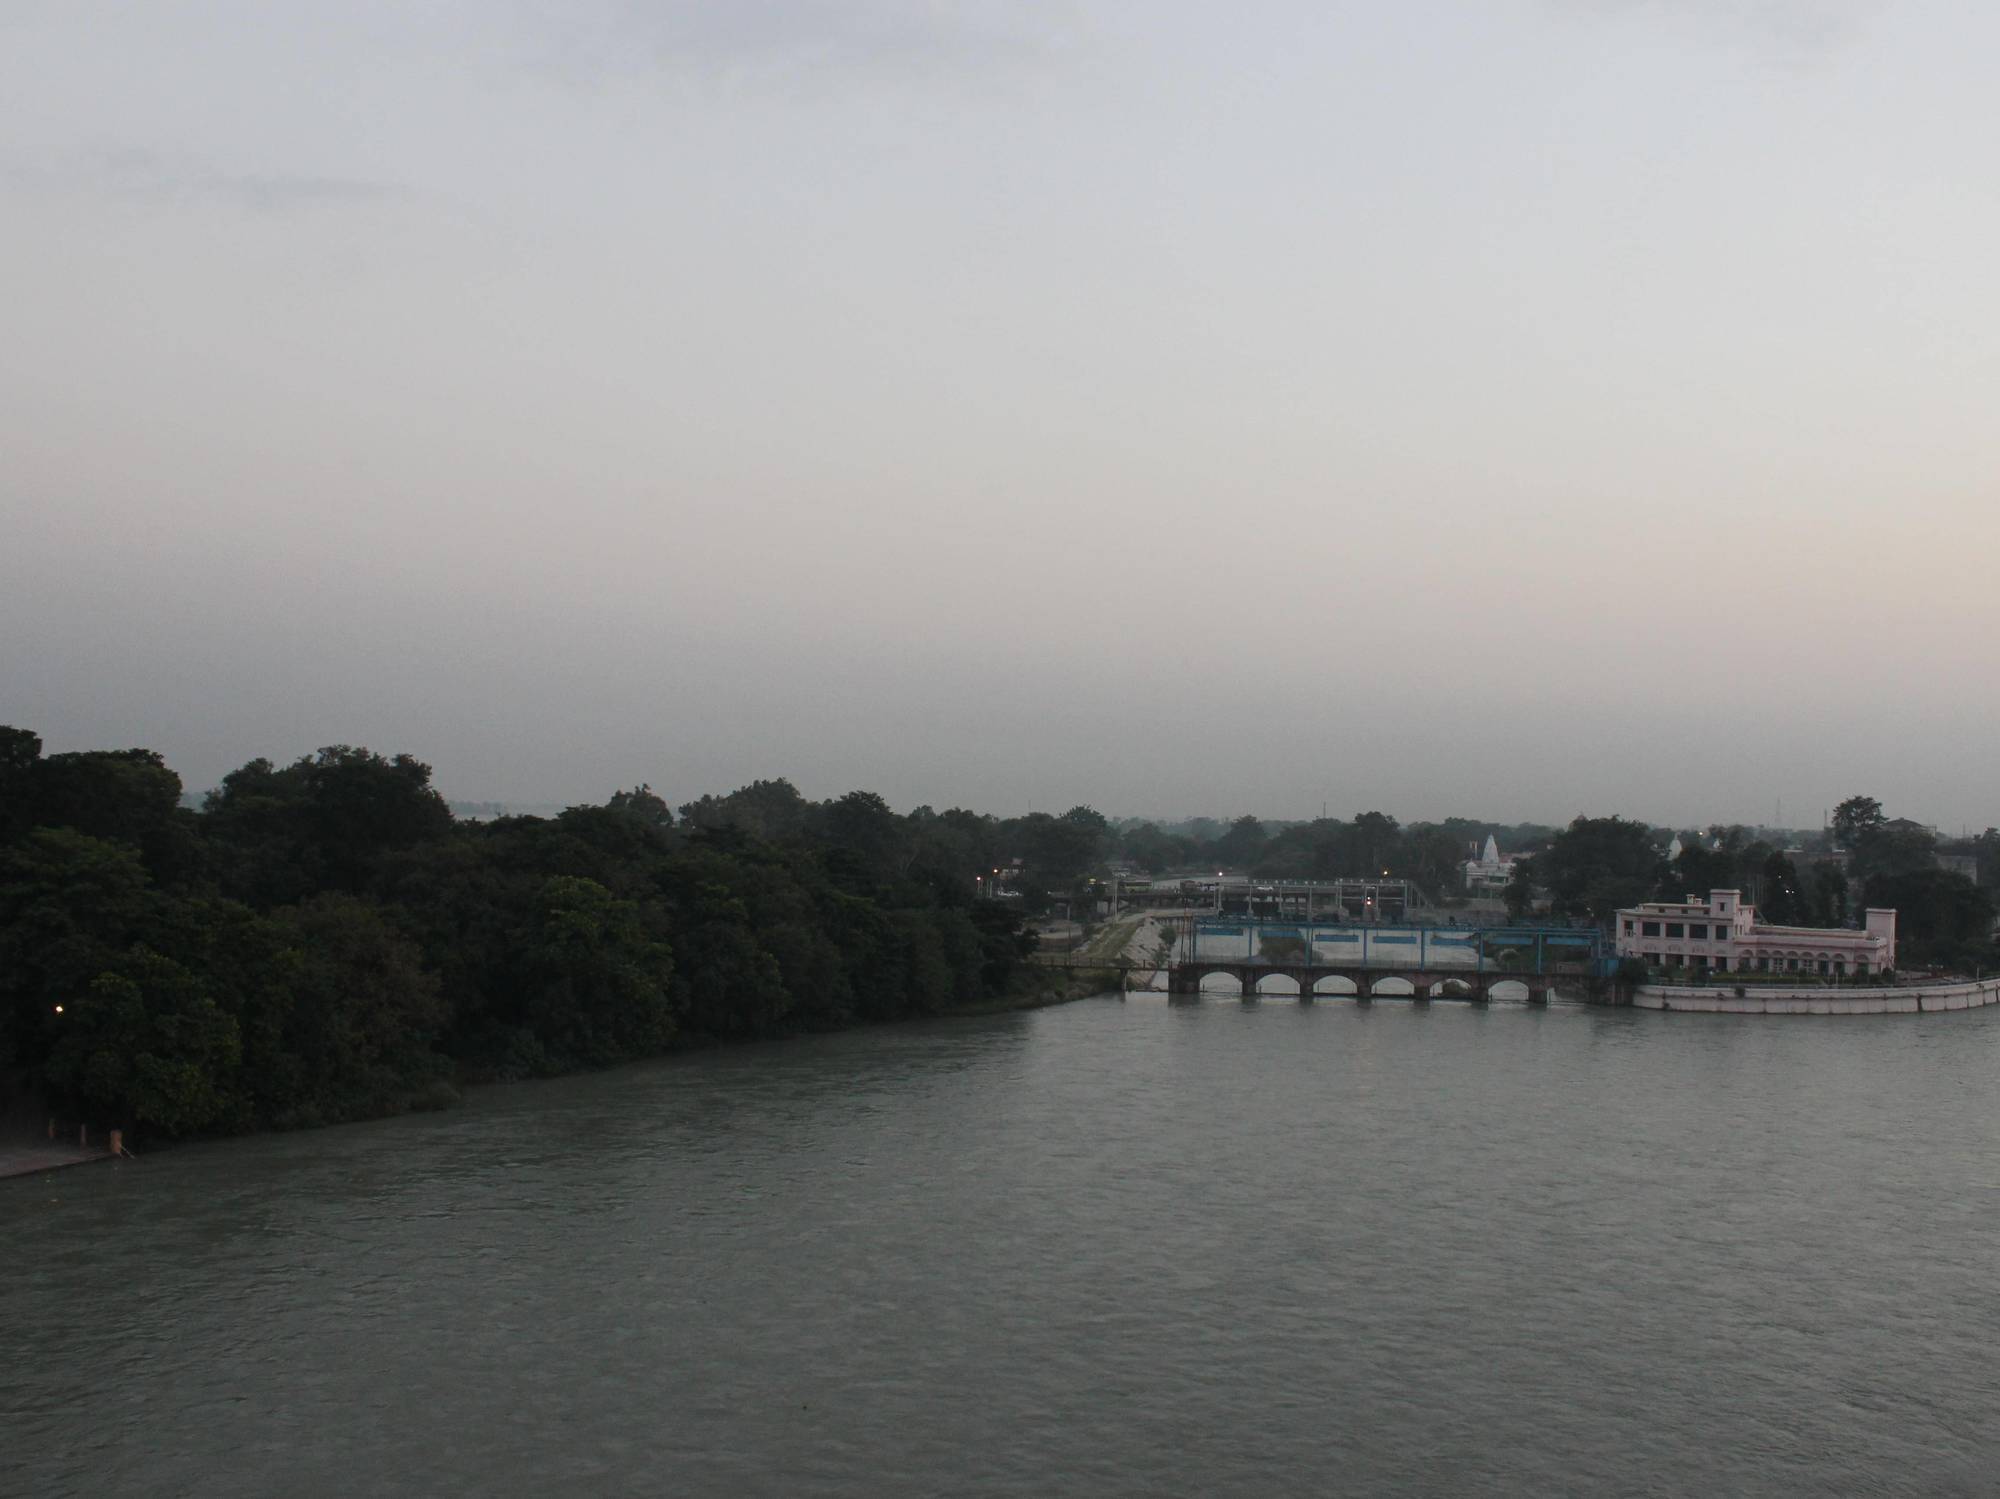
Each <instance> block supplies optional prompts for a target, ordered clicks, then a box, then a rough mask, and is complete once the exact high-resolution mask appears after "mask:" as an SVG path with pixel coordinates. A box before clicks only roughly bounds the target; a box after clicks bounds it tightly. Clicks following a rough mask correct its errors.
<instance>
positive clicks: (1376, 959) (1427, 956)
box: [1167, 920, 1615, 1004]
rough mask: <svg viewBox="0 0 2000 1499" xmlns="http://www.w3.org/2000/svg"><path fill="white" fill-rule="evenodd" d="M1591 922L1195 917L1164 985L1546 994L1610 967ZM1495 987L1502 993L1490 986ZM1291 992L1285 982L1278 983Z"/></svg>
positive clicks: (1178, 943)
mask: <svg viewBox="0 0 2000 1499" xmlns="http://www.w3.org/2000/svg"><path fill="white" fill-rule="evenodd" d="M1614 961H1615V960H1614V959H1613V958H1612V956H1611V954H1610V951H1609V947H1608V945H1607V944H1606V942H1605V940H1604V938H1603V935H1602V934H1601V933H1600V932H1599V931H1598V930H1597V929H1596V928H1595V927H1594V926H1593V927H1551V926H1537V927H1517V926H1500V927H1450V926H1375V925H1343V926H1318V925H1315V926H1301V925H1295V924H1293V925H1287V924H1280V923H1273V922H1243V921H1235V922H1231V921H1225V920H1196V921H1189V922H1184V923H1182V924H1181V927H1180V930H1179V931H1178V932H1177V933H1176V937H1175V943H1174V951H1173V955H1172V958H1171V960H1170V962H1169V964H1168V967H1167V990H1168V992H1169V993H1172V994H1199V993H1201V992H1202V990H1203V987H1204V985H1205V984H1206V983H1207V981H1208V980H1210V979H1213V978H1218V977H1227V978H1231V979H1234V980H1235V981H1236V984H1237V986H1238V988H1239V989H1240V991H1241V992H1242V994H1243V995H1244V996H1245V997H1246V998H1248V997H1250V996H1252V995H1256V994H1272V993H1277V992H1281V991H1279V990H1277V989H1276V988H1275V987H1273V988H1267V987H1266V985H1267V984H1268V983H1270V981H1272V980H1284V981H1289V983H1290V984H1291V985H1292V986H1293V988H1294V989H1296V992H1297V994H1298V996H1299V997H1300V998H1302V999H1309V998H1312V997H1314V996H1324V997H1328V998H1332V997H1336V996H1344V997H1350V998H1356V999H1381V998H1389V997H1392V996H1394V997H1399V998H1406V999H1408V998H1415V999H1467V1000H1472V1001H1475V1002H1479V1001H1485V1000H1488V999H1492V998H1496V997H1507V996H1518V997H1522V998H1525V999H1527V1000H1528V1001H1529V1002H1530V1003H1531V1004H1532V1003H1546V1002H1547V1000H1548V998H1549V996H1550V995H1551V994H1552V993H1553V992H1554V991H1555V990H1556V989H1557V988H1558V987H1559V986H1562V987H1568V988H1571V989H1577V990H1580V989H1585V988H1590V987H1594V986H1595V985H1597V984H1598V983H1600V982H1602V981H1603V980H1604V979H1605V978H1607V977H1608V976H1609V974H1610V972H1611V967H1612V964H1613V962H1614ZM1496 991H1498V993H1497V994H1496ZM1283 992H1290V991H1283Z"/></svg>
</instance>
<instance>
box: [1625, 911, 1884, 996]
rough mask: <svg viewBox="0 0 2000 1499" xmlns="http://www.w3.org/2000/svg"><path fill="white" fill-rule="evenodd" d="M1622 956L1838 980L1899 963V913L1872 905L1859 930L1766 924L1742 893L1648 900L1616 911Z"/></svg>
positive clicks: (1667, 964)
mask: <svg viewBox="0 0 2000 1499" xmlns="http://www.w3.org/2000/svg"><path fill="white" fill-rule="evenodd" d="M1617 942H1618V955H1619V956H1620V957H1621V958H1639V959H1642V960H1644V962H1645V963H1646V964H1647V965H1648V966H1649V967H1652V968H1669V969H1671V968H1693V969H1708V970H1711V971H1713V972H1716V973H1816V974H1826V975H1827V976H1829V977H1833V978H1844V977H1846V976H1847V975H1849V974H1864V973H1880V972H1882V971H1883V970H1884V969H1888V968H1894V967H1895V966H1896V913H1895V912H1894V911H1884V910H1879V909H1871V910H1870V911H1869V912H1868V919H1867V924H1866V926H1865V927H1864V928H1863V929H1862V930H1860V931H1851V930H1847V929H1844V928H1835V927H1810V926H1766V925H1765V924H1763V923H1762V922H1760V921H1758V920H1757V908H1756V907H1755V906H1753V905H1751V904H1749V903H1748V902H1746V901H1745V900H1744V899H1743V896H1742V893H1741V892H1740V891H1736V890H1711V891H1709V893H1708V898H1707V899H1706V900H1703V899H1702V898H1701V897H1700V896H1698V895H1690V896H1689V897H1688V898H1687V899H1686V900H1684V901H1647V902H1645V903H1644V904H1642V905H1637V906H1632V907H1630V908H1628V909H1626V910H1622V911H1620V912H1619V913H1618V928H1617Z"/></svg>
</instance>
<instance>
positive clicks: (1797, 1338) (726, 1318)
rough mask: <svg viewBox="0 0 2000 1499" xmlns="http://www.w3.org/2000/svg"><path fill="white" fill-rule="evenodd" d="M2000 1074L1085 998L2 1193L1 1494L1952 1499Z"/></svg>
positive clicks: (1690, 1028) (1987, 1273) (1993, 1448)
mask: <svg viewBox="0 0 2000 1499" xmlns="http://www.w3.org/2000/svg"><path fill="white" fill-rule="evenodd" d="M1996 1076H2000V1009H1989V1010H1979V1011H1972V1012H1967V1013H1962V1014H1950V1015H1918V1016H1911V1017H1907V1018H1905V1019H1901V1020H1897V1021H1893V1022H1887V1021H1855V1022H1852V1023H1845V1022H1843V1023H1838V1024H1832V1025H1826V1024H1821V1025H1785V1024H1772V1023H1770V1022H1768V1021H1764V1020H1759V1019H1751V1018H1738V1017H1732V1016H1711V1017H1706V1018H1704V1019H1703V1020H1702V1021H1701V1022H1700V1023H1698V1024H1696V1023H1679V1022H1676V1021H1674V1020H1672V1019H1671V1018H1668V1017H1661V1016H1657V1015H1647V1014H1643V1013H1638V1012H1635V1011H1632V1010H1602V1009H1586V1008H1582V1007H1577V1006H1570V1005H1564V1004H1558V1005H1555V1006H1553V1007H1549V1008H1534V1009H1530V1008H1528V1007H1526V1006H1520V1005H1494V1006H1491V1007H1475V1006H1467V1005H1442V1004H1440V1005H1431V1006H1414V1005H1408V1004H1375V1005H1372V1006H1360V1005H1355V1004H1352V1003H1348V1002H1321V1003H1317V1004H1311V1005H1301V1004H1298V1003H1295V1002H1292V1001H1276V1000H1269V999H1267V1000H1263V1001H1259V1002H1249V1003H1244V1002H1239V1001H1236V1000H1234V999H1230V1000H1225V1001H1216V1000H1192V1001H1169V1000H1168V999H1166V998H1164V997H1138V996H1134V997H1132V998H1130V999H1127V1000H1123V1001H1121V1000H1119V999H1118V998H1116V997H1105V998H1102V999H1095V1000H1087V1001H1084V1002H1081V1003H1078V1004H1075V1005H1070V1006H1066V1007H1061V1008H1056V1009H1049V1010H1041V1011H1035V1012H1031V1013H1025V1014H1010V1015H999V1016H991V1017H984V1018H979V1019H973V1020H959V1021H951V1022H938V1023H924V1024H920V1025H913V1026H903V1027H892V1028H887V1029H878V1030H869V1031H858V1032H852V1033H847V1034H842V1035H837V1036H829V1037H824V1038H817V1039H812V1040H805V1041H797V1042H788V1043H782V1044H776V1045H768V1046H758V1047H746V1048H741V1049H738V1050H732V1051H727V1052H716V1053H710V1054H706V1055H700V1056H690V1057H683V1058H678V1059H675V1060H672V1061H668V1062H664V1063H660V1064H655V1065H647V1066H641V1067H634V1068H630V1069H626V1070H623V1071H620V1072H615V1073H610V1074H602V1075H597V1076H591V1077H581V1078H570V1079H564V1080H560V1081H557V1082H551V1083H543V1084H533V1085H523V1086H517V1087H505V1088H493V1089H486V1090H481V1091H479V1092H477V1093H475V1094H474V1095H473V1096H472V1097H471V1099H470V1100H469V1101H468V1103H467V1105H466V1106H465V1107H464V1108H462V1109H460V1110H457V1111H454V1112H451V1113H447V1114H442V1115H424V1116H418V1117H412V1118H405V1119H399V1120H393V1121H386V1122H383V1123H380V1124H372V1125H362V1126H353V1127H348V1128H342V1129H334V1130H324V1131H316V1132H312V1133H305V1134H297V1135H287V1136H267V1137H263V1138H257V1139H249V1140H242V1141H232V1142H224V1143H218V1144H213V1145H204V1146H198V1147H190V1148H186V1149H181V1150H176V1151H171V1152H165V1153H161V1154H157V1155H151V1156H148V1157H147V1158H145V1159H143V1160H141V1161H138V1162H122V1163H119V1164H115V1165H105V1166H99V1167H94V1168H92V1169H90V1170H87V1171H72V1172H63V1173H59V1174H57V1175H54V1176H50V1177H46V1178H30V1179H23V1180H18V1181H11V1182H0V1252H4V1254H5V1256H6V1264H7V1273H6V1275H5V1276H4V1278H0V1326H4V1327H5V1328H6V1330H7V1337H6V1358H5V1359H4V1361H0V1411H4V1413H5V1423H4V1431H5V1440H4V1441H0V1493H5V1494H10V1495H11V1494H22V1495H30V1494H32V1495H37V1496H51V1499H53V1496H61V1495H96V1494H111V1493H116V1494H181V1493H192V1494H202V1495H222V1496H227V1495H244V1496H248V1495H259V1496H262V1495H269V1494H276V1493H282V1494H287V1495H347V1494H361V1493H365V1494H371V1495H433V1494H444V1493H477V1494H482V1495H531V1494H533V1495H539V1494H547V1493H551V1492H560V1491H564V1490H569V1491H573V1492H590V1493H672V1494H677V1495H718V1496H720V1495H833V1494H842V1495H859V1494H866V1495H888V1496H914V1495H928V1494H937V1493H951V1494H955V1495H1019V1496H1036V1499H1041V1496H1046V1495H1050V1494H1063V1495H1113V1494H1117V1495H1128V1494H1165V1495H1182V1494H1184V1495H1211V1494H1257V1495H1286V1494H1298V1495H1307V1494H1312V1495H1319V1494H1341V1493H1353V1494H1362V1493H1366V1494H1385V1493H1387V1494H1395V1493H1403V1494H1440V1493H1470V1492H1479V1493H1488V1494H1492V1493H1499V1494H1519V1495H1550V1494H1577V1495H1584V1494H1588V1495H1617V1494H1721V1493H1727V1494H1813V1493H1823V1494H1832V1493H1858V1492H1867V1493H1877V1494H1908V1495H1937V1494H1975V1493H1986V1492H1990V1490H1991V1482H1992V1475H1993V1474H1994V1473H1995V1472H2000V1388H1996V1384H2000V1378H1997V1377H1996V1373H1995V1370H1996V1363H1995V1359H1994V1356H1993V1350H1994V1348H1995V1347H1996V1346H2000V1297H1996V1296H1995V1294H1994V1292H1993V1284H1992V1275H1993V1267H1994V1265H1995V1264H1996V1263H2000V1112H1997V1111H1996V1110H1995V1109H1994V1107H1993V1095H1994V1081H1993V1080H1994V1079H1995V1077H1996Z"/></svg>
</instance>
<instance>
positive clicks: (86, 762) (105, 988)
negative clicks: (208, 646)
mask: <svg viewBox="0 0 2000 1499" xmlns="http://www.w3.org/2000/svg"><path fill="white" fill-rule="evenodd" d="M1092 815H1093V816H1094V814H1092ZM999 837H1000V833H999V831H998V825H997V824H995V823H994V822H993V820H992V819H987V818H981V817H978V816H976V815H975V814H971V813H965V812H958V811H952V812H945V813H932V812H930V811H929V810H928V809H919V811H918V812H917V813H914V814H911V815H909V816H907V817H904V816H898V815H897V814H895V813H894V812H892V811H891V810H890V809H889V808H888V807H887V806H886V805H885V804H884V803H883V802H882V800H881V798H879V797H877V796H874V795H871V794H869V793H866V792H854V793H851V794H849V795H847V796H844V797H841V798H839V799H837V800H834V801H830V802H824V803H812V802H808V801H806V800H805V799H804V798H802V797H801V796H799V794H798V793H797V792H796V791H795V790H794V789H793V788H792V787H791V786H790V785H789V784H787V783H785V782H783V781H776V782H758V783H756V784H755V785H752V786H749V787H745V788H744V789H743V790H741V791H739V792H737V793H735V794H734V795H732V796H729V797H723V798H704V799H702V800H701V801H699V802H696V803H693V804H690V805H689V806H687V807H684V808H683V809H682V815H681V816H679V817H676V816H675V815H674V813H673V811H672V810H671V809H670V808H669V807H668V806H667V804H666V802H665V801H664V800H663V799H662V798H661V797H659V796H658V795H656V794H655V793H654V792H653V791H652V790H651V789H650V788H648V787H644V786H641V787H637V788H635V789H633V790H630V791H624V792H620V793H618V794H617V795H614V796H612V797H611V798H610V799H609V800H608V801H607V802H605V803H604V804H603V805H601V806H584V807H574V808H571V809H569V810H568V811H565V812H564V813H562V814H561V815H560V816H557V817H552V818H546V819H544V818H530V817H517V818H503V819H499V820H496V821H492V822H464V821H458V820H456V819H454V818H453V816H452V815H451V812H450V811H449V809H448V808H447V807H446V805H445V803H444V802H443V800H442V799H441V798H440V797H439V795H438V793H437V792H436V790H434V789H433V787H432V785H431V775H430V770H429V767H427V766H426V765H424V764H423V763H422V762H420V761H418V760H415V759H412V758H411V757H409V756H407V755H398V756H394V757H386V756H382V755H378V754H373V753H370V752H369V751H367V750H364V749H355V748H350V747H346V746H336V747H333V748H329V749H325V750H322V751H320V752H319V753H318V754H316V755H312V756H308V757H306V758H304V759H301V760H299V761H297V762H295V763H293V764H290V765H285V766H277V765H273V764H271V763H270V762H269V761H265V760H253V761H252V762H250V763H249V764H247V765H245V766H243V767H242V768H241V769H240V770H237V771H235V772H233V773H231V774H230V775H229V776H227V777H225V778H224V780H223V782H222V784H221V786H219V787H218V788H217V789H216V790H215V791H213V792H212V793H210V794H209V796H208V797H207V798H206V800H205V802H204V803H203V804H202V806H201V807H200V808H199V809H198V810H196V809H190V808H187V807H184V806H183V805H182V795H181V784H180V781H179V778H178V777H177V776H175V775H174V773H173V772H172V771H171V770H169V769H168V768H167V766H166V765H165V764H164V763H163V762H162V760H161V758H160V757H159V756H158V755H157V754H154V753H152V752H150V751H145V750H126V751H116V752H92V753H74V754H56V755H48V756H44V755H43V754H42V753H41V744H40V741H39V740H38V739H37V738H36V737H35V736H34V735H33V734H30V733H27V732H25V731H22V730H17V729H0V1092H5V1091H7V1090H8V1089H9V1088H12V1089H13V1090H16V1091H20V1092H26V1093H29V1094H31V1095H34V1096H39V1097H41V1098H43V1099H45V1100H46V1101H47V1102H48V1103H49V1104H50V1105H51V1106H52V1107H56V1108H60V1109H66V1110H69V1111H72V1112H73V1113H75V1114H78V1115H81V1116H84V1117H88V1118H92V1119H95V1120H98V1121H100V1122H104V1123H110V1124H119V1125H124V1126H127V1127H135V1128H138V1129H141V1130H151V1131H154V1132H156V1133H160V1134H168V1135H188V1134H194V1133H199V1132H217V1131H229V1130H246V1129H256V1128H265V1127H273V1126H276V1127H285V1126H293V1125H306V1124H314V1123H320V1122H328V1121H333V1120H340V1119H351V1118H358V1117H365V1116H370V1115H377V1114H383V1113H389V1112H394V1111H397V1110H400V1109H404V1108H411V1107H423V1106H426V1105H433V1104H437V1103H440V1102H443V1101H447V1100H448V1099H449V1098H450V1097H451V1096H452V1090H453V1086H454V1084H455V1083H456V1082H458V1081H461V1080H465V1079H468V1078H472V1079H477V1078H504V1077H523V1076H532V1075H541V1074H549V1073H556V1072H562V1071H567V1070H572V1069H576V1068H582V1067H595V1066H602V1065H606V1064H610V1063H614V1062H619V1061H622V1060H626V1059H629V1058H635V1057H643V1056H649V1055H654V1054H657V1053H660V1052H663V1051H666V1050H669V1049H671V1048H674V1047H677V1046H684V1045H689V1044H695V1043H701V1042H710V1041H721V1040H739V1039H749V1038H753V1037H763V1036H773V1035H779V1034H785V1033H788V1032H795V1031H801V1030H808V1029H815V1028H825V1027H832V1026H839V1025H844V1024H849V1023H852V1022H856V1021H866V1020H889V1019H896V1018H900V1017H904V1016H917V1015H927V1014H934V1013H938V1012H940V1011H944V1010H948V1009H950V1008H952V1007H954V1006H959V1005H963V1004H966V1003H968V1002H971V1001H976V1000H979V999H982V998H985V997H988V996H993V995H997V994H1000V993H1002V992H1003V991H1005V990H1006V989H1007V988H1008V986H1009V984H1010V982H1012V981H1013V980H1014V979H1015V978H1016V974H1017V964H1018V962H1019V960H1020V958H1021V956H1022V955H1023V951H1024V941H1023V938H1022V935H1021V922H1020V918H1019V916H1018V914H1017V913H1016V912H1015V911H1013V910H1010V909H1009V908H1008V907H1005V906H1002V905H997V904H995V903H991V902H977V901H975V900H974V899H973V891H974V889H975V886H974V883H973V880H972V874H973V873H974V872H975V871H977V870H979V869H981V868H983V867H986V866H987V864H988V861H994V860H997V857H998V856H997V847H998V846H999V845H998V843H997V842H996V840H997V839H998V838H999Z"/></svg>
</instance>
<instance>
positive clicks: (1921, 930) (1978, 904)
mask: <svg viewBox="0 0 2000 1499" xmlns="http://www.w3.org/2000/svg"><path fill="white" fill-rule="evenodd" d="M1865 895H1866V898H1867V903H1868V905H1869V906H1871V907H1878V908H1886V909H1889V910H1893V911H1895V913H1896V946H1897V949H1898V952H1899V955H1900V961H1902V962H1903V963H1905V964H1906V965H1907V964H1909V963H1911V962H1917V963H1937V964H1943V965H1957V964H1963V965H1966V966H1972V965H1973V964H1983V965H1990V964H1991V963H1992V962H1993V961H1994V956H1995V955H1994V951H1993V914H1994V904H1993V898H1992V896H1990V895H1989V894H1988V893H1987V892H1986V891H1984V890H1981V889H1980V888H1979V887H1978V886H1977V885H1975V884H1973V882H1972V881H1971V880H1968V879H1967V878H1966V877H1965V876H1964V875H1962V874H1957V873H1955V872H1953V871H1950V870H1945V869H1938V868H1935V867H1933V868H1930V869H1913V870H1907V871H1903V872H1900V873H1895V874H1877V875H1873V876H1871V877H1870V878H1869V880H1868V883H1867V885H1866V887H1865Z"/></svg>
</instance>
